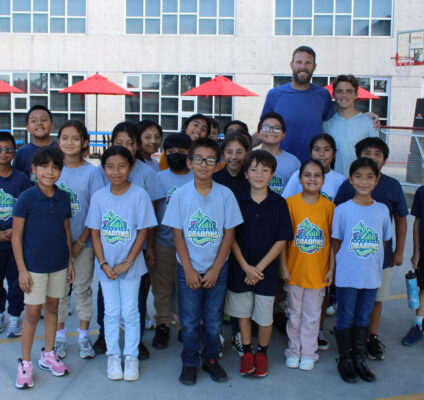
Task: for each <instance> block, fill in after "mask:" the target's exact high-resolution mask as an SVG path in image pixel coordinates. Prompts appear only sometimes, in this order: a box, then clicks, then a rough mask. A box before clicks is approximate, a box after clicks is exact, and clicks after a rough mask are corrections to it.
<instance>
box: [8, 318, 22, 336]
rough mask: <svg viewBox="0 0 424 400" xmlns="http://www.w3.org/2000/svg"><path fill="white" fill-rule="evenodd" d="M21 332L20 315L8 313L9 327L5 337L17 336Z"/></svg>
mask: <svg viewBox="0 0 424 400" xmlns="http://www.w3.org/2000/svg"><path fill="white" fill-rule="evenodd" d="M21 334H22V328H21V319H20V317H13V316H12V315H9V327H8V328H7V337H10V338H14V337H19V336H21Z"/></svg>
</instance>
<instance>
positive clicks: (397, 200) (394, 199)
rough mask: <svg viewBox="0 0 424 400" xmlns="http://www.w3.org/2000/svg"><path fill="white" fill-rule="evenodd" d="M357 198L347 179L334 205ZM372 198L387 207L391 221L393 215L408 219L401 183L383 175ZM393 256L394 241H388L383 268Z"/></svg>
mask: <svg viewBox="0 0 424 400" xmlns="http://www.w3.org/2000/svg"><path fill="white" fill-rule="evenodd" d="M354 196H355V190H354V189H353V187H352V185H351V184H350V182H349V179H346V180H345V181H344V182H343V183H342V185H341V186H340V188H339V191H338V192H337V195H336V197H335V198H334V203H335V204H336V205H339V204H341V203H344V202H345V201H348V200H350V199H352V198H353V197H354ZM371 196H372V198H373V199H374V200H375V201H378V202H380V203H383V204H385V205H386V206H387V208H388V209H389V213H390V219H392V218H393V215H395V216H397V217H406V216H407V215H408V206H407V204H406V200H405V195H404V194H403V191H402V187H401V186H400V183H399V182H398V181H397V180H396V179H395V178H392V177H390V176H387V175H384V174H381V176H380V179H379V180H378V183H377V186H376V187H375V189H374V190H373V191H372V192H371ZM392 254H393V240H392V239H390V240H388V241H387V244H386V247H385V248H384V262H383V268H387V267H389V266H390V261H391V259H392Z"/></svg>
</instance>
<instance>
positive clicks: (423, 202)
mask: <svg viewBox="0 0 424 400" xmlns="http://www.w3.org/2000/svg"><path fill="white" fill-rule="evenodd" d="M411 214H412V215H413V216H414V217H417V218H419V219H420V224H419V233H420V253H424V186H420V187H419V188H418V190H417V191H416V192H415V196H414V201H413V203H412V208H411Z"/></svg>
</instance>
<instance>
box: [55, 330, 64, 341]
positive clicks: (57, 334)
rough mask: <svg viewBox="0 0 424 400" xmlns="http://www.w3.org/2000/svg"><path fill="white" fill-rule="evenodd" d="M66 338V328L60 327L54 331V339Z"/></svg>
mask: <svg viewBox="0 0 424 400" xmlns="http://www.w3.org/2000/svg"><path fill="white" fill-rule="evenodd" d="M58 338H60V339H63V340H65V339H66V328H63V329H61V330H60V331H56V339H58Z"/></svg>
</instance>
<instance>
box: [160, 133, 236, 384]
mask: <svg viewBox="0 0 424 400" xmlns="http://www.w3.org/2000/svg"><path fill="white" fill-rule="evenodd" d="M219 159H220V151H219V147H218V145H217V143H216V142H214V141H213V140H211V139H198V140H197V141H195V142H193V144H192V145H191V147H190V149H189V152H188V160H187V166H188V167H189V168H190V169H191V170H192V172H193V175H194V181H191V182H189V183H187V184H185V185H183V186H181V187H179V188H178V189H177V190H176V191H175V193H174V195H173V196H172V198H171V200H170V202H169V204H168V208H167V209H166V212H165V216H164V218H163V220H162V224H164V225H167V226H170V227H171V228H173V234H174V243H175V247H176V249H177V261H178V267H177V275H178V310H179V314H180V320H181V332H182V339H183V345H184V348H183V351H182V353H181V358H182V362H183V367H182V371H181V374H180V378H179V380H180V382H181V383H182V384H185V385H194V384H195V383H196V376H197V366H198V365H199V363H200V359H201V358H202V360H203V364H202V368H203V370H204V371H206V372H208V373H209V374H210V376H211V378H212V379H213V380H214V381H216V382H225V381H226V380H227V374H226V373H225V371H224V370H223V369H222V367H221V366H220V365H219V363H218V361H217V359H218V351H219V347H220V341H219V332H220V331H221V324H222V314H223V308H224V299H225V293H226V290H227V275H228V266H227V258H228V255H229V252H230V249H231V245H232V243H233V239H234V228H235V227H236V226H237V225H240V224H241V223H242V222H243V218H242V216H241V213H240V209H239V207H238V205H237V201H236V199H235V197H234V195H233V193H232V192H231V190H230V189H228V188H227V187H225V186H222V185H220V184H218V183H216V182H213V181H212V175H213V173H214V172H216V170H217V164H218V161H219ZM202 321H203V327H202V329H200V323H201V322H202ZM201 342H203V346H204V350H203V352H202V354H201V356H200V354H199V351H200V348H201Z"/></svg>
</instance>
